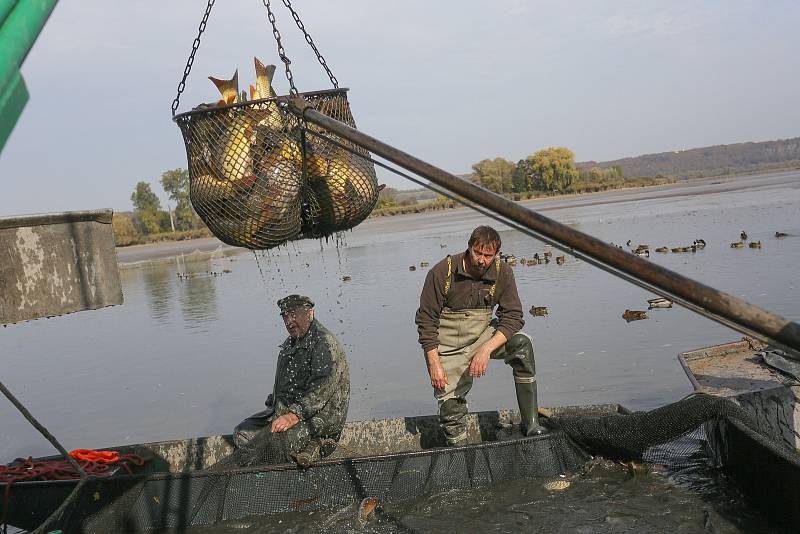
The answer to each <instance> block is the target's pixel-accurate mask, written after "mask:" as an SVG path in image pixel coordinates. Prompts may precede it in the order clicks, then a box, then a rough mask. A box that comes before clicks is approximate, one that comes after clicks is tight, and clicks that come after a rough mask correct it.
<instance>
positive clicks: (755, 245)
mask: <svg viewBox="0 0 800 534" xmlns="http://www.w3.org/2000/svg"><path fill="white" fill-rule="evenodd" d="M747 246H748V247H750V248H761V241H751V242H750V243H748V245H747Z"/></svg>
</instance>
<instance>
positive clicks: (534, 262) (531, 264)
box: [526, 260, 539, 267]
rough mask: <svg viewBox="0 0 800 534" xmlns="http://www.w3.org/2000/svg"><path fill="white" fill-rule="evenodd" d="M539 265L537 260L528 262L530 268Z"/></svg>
mask: <svg viewBox="0 0 800 534" xmlns="http://www.w3.org/2000/svg"><path fill="white" fill-rule="evenodd" d="M537 263H539V262H538V261H536V260H528V261H527V262H526V265H527V266H528V267H531V266H533V265H536V264H537Z"/></svg>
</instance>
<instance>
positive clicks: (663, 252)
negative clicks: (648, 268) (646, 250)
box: [656, 247, 669, 254]
mask: <svg viewBox="0 0 800 534" xmlns="http://www.w3.org/2000/svg"><path fill="white" fill-rule="evenodd" d="M656 252H660V253H662V254H667V253H668V252H669V247H658V248H657V249H656Z"/></svg>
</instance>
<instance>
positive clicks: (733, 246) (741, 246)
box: [731, 241, 744, 248]
mask: <svg viewBox="0 0 800 534" xmlns="http://www.w3.org/2000/svg"><path fill="white" fill-rule="evenodd" d="M731 248H744V243H742V242H741V241H736V242H734V243H731Z"/></svg>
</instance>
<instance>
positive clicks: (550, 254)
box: [544, 250, 553, 258]
mask: <svg viewBox="0 0 800 534" xmlns="http://www.w3.org/2000/svg"><path fill="white" fill-rule="evenodd" d="M552 255H553V253H552V252H550V251H549V250H548V251H546V252H545V253H544V257H545V258H549V257H550V256H552Z"/></svg>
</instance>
